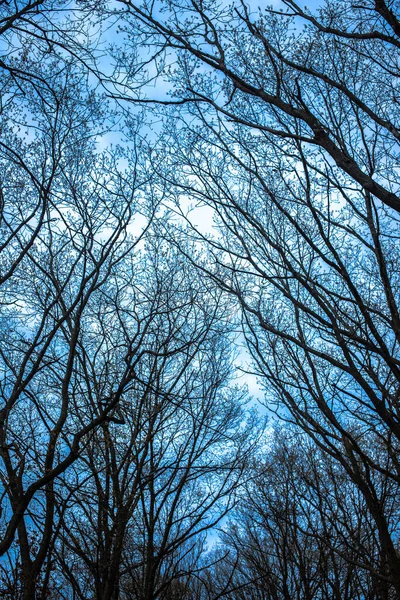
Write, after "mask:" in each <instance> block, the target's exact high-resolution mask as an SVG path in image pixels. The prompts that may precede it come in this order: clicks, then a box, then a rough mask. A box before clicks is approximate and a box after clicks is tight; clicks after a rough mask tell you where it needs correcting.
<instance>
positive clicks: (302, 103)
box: [121, 1, 400, 596]
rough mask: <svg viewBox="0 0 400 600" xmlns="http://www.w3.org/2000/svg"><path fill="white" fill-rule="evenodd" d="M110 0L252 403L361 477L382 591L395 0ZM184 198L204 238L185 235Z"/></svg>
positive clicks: (388, 452) (393, 354)
mask: <svg viewBox="0 0 400 600" xmlns="http://www.w3.org/2000/svg"><path fill="white" fill-rule="evenodd" d="M121 4H122V5H123V7H124V9H123V10H122V11H121V14H122V15H123V17H122V18H124V19H126V22H127V23H128V25H127V27H136V28H138V30H139V31H141V32H142V34H143V37H142V41H143V42H144V43H147V44H148V45H150V44H152V45H153V46H152V48H153V55H154V57H155V68H156V69H157V68H158V73H159V75H160V76H162V75H163V74H165V77H167V78H168V80H169V82H170V85H171V91H172V97H171V98H167V99H166V100H165V102H164V101H163V102H164V104H166V105H168V104H171V105H173V107H172V109H170V110H169V112H168V114H169V117H168V118H169V120H168V122H167V128H166V131H165V137H164V138H163V140H162V142H161V146H160V148H161V149H163V150H165V149H168V148H173V152H171V153H169V160H168V161H167V160H166V159H164V160H163V162H162V163H161V162H160V163H159V175H160V178H161V180H163V181H164V182H165V181H167V182H168V185H169V189H170V190H171V199H172V200H173V201H175V202H176V206H177V210H178V211H179V210H180V211H181V213H183V216H184V217H185V218H186V219H187V221H188V223H189V224H188V232H187V234H189V235H191V236H196V235H197V238H198V239H199V240H203V241H204V242H205V243H204V248H208V251H209V259H210V262H209V263H208V264H207V261H206V259H204V258H201V259H199V258H198V257H193V263H194V264H197V266H198V267H200V269H202V270H203V271H204V270H206V271H207V272H208V273H209V274H211V276H212V277H214V280H215V281H217V282H218V284H219V285H220V286H221V288H222V289H224V290H225V291H226V292H228V293H229V294H231V295H232V296H234V297H236V298H237V301H238V305H239V306H240V307H241V309H242V311H243V329H244V333H245V336H246V338H247V342H248V347H249V349H250V352H251V354H252V357H253V359H254V364H255V367H254V369H255V371H256V372H257V373H259V374H260V375H261V376H262V377H263V378H264V381H265V388H266V395H267V401H268V405H269V407H270V408H271V407H272V406H273V405H274V403H275V405H277V406H278V411H279V412H280V415H281V416H282V417H283V418H286V419H289V420H290V419H293V420H294V421H295V422H296V423H298V424H300V425H301V427H302V428H303V429H304V430H305V431H306V432H307V433H308V434H309V435H310V436H311V437H312V438H313V439H314V441H315V442H316V443H317V444H318V445H319V446H320V447H321V448H323V449H324V450H325V451H326V452H327V453H328V454H329V455H330V456H332V457H334V458H335V459H336V460H338V461H339V463H340V464H341V465H342V467H343V468H344V469H345V470H346V472H347V473H348V475H349V477H350V478H351V480H352V481H353V483H354V484H355V485H356V486H357V487H358V489H359V490H360V491H361V493H362V495H363V497H364V499H365V502H366V505H367V507H368V510H369V511H370V514H371V516H372V518H373V519H374V521H375V523H376V527H377V531H378V532H379V541H380V545H381V552H382V555H383V556H384V558H383V563H384V564H386V565H388V567H387V568H388V573H389V574H388V577H389V579H390V581H391V582H392V584H393V585H394V587H395V589H396V593H397V595H398V596H399V595H400V579H399V573H400V563H399V555H398V550H397V546H396V539H397V535H398V532H397V530H393V529H392V525H391V517H390V513H388V512H386V508H385V506H386V505H385V502H384V497H385V493H386V492H385V489H384V486H383V487H382V485H381V477H383V478H384V479H389V480H390V481H392V482H394V484H395V485H398V484H399V473H400V470H399V463H398V458H397V457H398V451H399V439H400V430H399V413H398V399H399V389H400V388H399V339H400V338H399V331H400V329H399V323H400V320H399V307H398V298H399V279H398V265H399V253H398V235H399V228H398V211H399V197H398V185H397V175H396V173H397V168H398V158H397V154H398V101H397V91H396V86H395V83H394V82H395V81H396V77H397V74H398V65H397V61H398V47H399V40H398V27H397V24H398V21H397V16H396V10H395V8H394V7H390V6H389V5H388V4H386V3H385V2H379V3H378V2H377V3H374V4H373V3H370V4H369V3H363V4H362V5H360V6H356V7H354V6H353V5H350V3H347V2H337V3H334V4H332V3H327V4H324V5H322V6H321V8H320V9H319V10H318V11H316V13H315V14H311V12H309V11H307V10H305V9H304V10H303V9H301V8H300V7H299V6H298V5H297V4H295V3H294V2H291V1H287V2H284V5H285V6H286V7H287V9H288V12H287V13H279V11H278V12H277V11H275V10H273V9H267V10H265V11H260V12H254V13H253V12H251V9H250V8H249V7H247V6H246V5H245V4H244V3H238V4H237V5H234V6H233V7H226V6H225V5H223V4H218V3H215V2H210V3H207V4H206V5H205V4H203V3H196V2H182V3H181V2H177V3H174V2H172V3H171V2H170V3H165V4H164V3H161V6H162V8H163V10H162V11H161V10H160V6H159V5H157V7H155V6H153V5H139V4H135V3H134V2H131V1H126V2H122V3H121ZM302 23H303V24H305V25H306V27H305V28H304V29H303V28H302ZM162 53H164V54H163V56H164V61H166V63H167V64H168V68H166V69H165V70H164V71H163V67H164V64H165V63H163V62H162V61H159V60H158V57H159V56H160V54H162ZM157 60H158V62H157ZM153 73H154V71H153ZM127 99H129V100H131V101H136V100H137V101H139V102H140V101H142V102H146V99H145V98H135V97H134V96H133V95H131V97H130V98H129V97H128V96H127ZM150 100H151V99H150ZM163 102H161V104H162V103H163ZM159 104H160V102H159ZM179 107H180V110H181V112H180V113H178V112H177V111H178V109H179ZM166 110H167V111H168V107H167V109H166ZM188 196H189V197H190V198H191V200H192V202H193V203H194V204H195V203H197V205H202V204H203V205H207V206H210V207H211V208H212V209H213V210H214V213H215V215H216V227H217V228H218V233H217V234H216V235H214V236H205V235H202V234H201V232H199V231H197V232H196V229H195V227H194V226H193V225H192V224H191V221H190V215H187V214H185V213H184V210H183V206H184V205H185V202H186V199H187V197H188ZM186 204H187V202H186ZM170 237H171V240H172V241H175V242H177V243H178V244H179V232H173V233H172V234H171V235H170ZM210 237H211V239H210Z"/></svg>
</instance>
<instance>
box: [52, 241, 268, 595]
mask: <svg viewBox="0 0 400 600" xmlns="http://www.w3.org/2000/svg"><path fill="white" fill-rule="evenodd" d="M158 246H159V244H158V242H156V246H154V245H151V247H150V250H149V254H148V258H147V259H146V260H144V261H143V259H142V262H143V271H144V273H145V276H144V277H143V279H142V277H139V281H138V282H137V283H136V284H135V286H136V285H137V286H138V289H137V292H136V293H135V294H134V296H135V299H134V300H133V297H132V299H130V293H131V292H130V290H129V286H130V285H131V286H132V285H133V281H134V280H133V281H132V283H131V284H129V283H128V281H129V280H128V279H127V289H126V290H125V294H124V296H125V301H124V304H123V310H122V306H121V305H120V306H117V305H115V307H114V308H113V310H112V311H107V313H111V315H113V316H112V319H113V321H114V327H113V328H112V338H113V339H115V338H119V339H121V344H120V345H119V346H118V352H120V351H121V345H122V343H123V342H122V340H124V339H125V343H128V342H129V340H130V339H132V337H134V335H133V334H135V332H136V331H137V330H138V327H137V326H136V327H134V325H135V323H136V320H137V319H138V318H139V315H141V314H142V312H143V313H144V314H149V315H150V319H151V320H149V323H148V326H147V327H146V333H145V337H144V339H143V341H142V342H141V345H140V355H139V358H137V359H136V360H135V366H134V371H133V376H132V380H131V382H130V384H129V385H128V386H127V387H126V388H125V391H124V394H123V397H122V398H121V400H120V402H119V405H118V411H117V412H116V413H114V414H115V415H116V416H113V418H112V420H111V421H108V422H105V423H103V425H102V426H101V427H100V428H99V429H98V430H96V432H94V433H93V435H91V437H90V440H89V441H88V443H87V445H86V447H85V451H84V453H83V455H82V457H81V460H80V461H79V463H77V464H76V465H75V467H74V470H73V471H72V470H70V471H69V472H68V473H66V475H65V480H64V489H65V490H67V492H68V494H67V496H66V500H65V504H63V503H61V504H60V510H61V512H62V523H61V530H60V533H59V535H58V537H59V541H56V542H55V551H56V554H57V557H58V559H57V560H58V562H59V564H60V571H61V573H64V577H65V578H66V579H67V580H68V581H69V582H70V584H71V586H72V587H73V588H74V589H75V590H76V593H77V594H78V597H79V598H86V597H87V595H88V593H89V595H90V594H93V595H94V596H95V597H96V598H98V599H99V600H100V599H101V600H113V599H115V598H119V597H124V598H140V599H146V600H147V599H150V598H156V597H157V598H161V597H167V596H168V593H169V591H170V590H171V586H172V585H175V586H176V585H178V584H175V583H174V582H175V581H178V580H179V581H182V580H183V579H184V578H185V577H186V576H188V575H190V572H191V570H193V569H196V568H197V565H196V562H197V558H198V557H197V554H196V553H195V554H194V555H193V550H194V548H198V552H200V553H201V546H202V544H201V538H202V535H203V534H204V532H206V531H207V530H209V529H210V528H212V527H213V526H215V525H216V523H217V522H218V521H219V520H220V519H221V518H222V516H224V515H225V514H226V513H227V512H228V511H229V509H230V508H231V506H232V505H233V503H234V501H235V491H236V488H237V486H238V484H239V482H241V475H242V471H243V467H244V464H245V462H246V460H248V459H249V456H250V454H251V451H252V447H253V445H254V442H255V439H256V437H257V435H256V429H259V428H253V425H254V422H253V419H252V418H248V417H247V416H246V414H245V412H244V399H245V392H244V391H243V390H241V389H238V388H236V387H233V386H231V387H229V384H230V379H231V377H232V369H233V367H232V357H231V352H232V350H231V340H230V334H229V330H227V324H226V321H225V317H224V311H225V310H226V308H227V307H226V304H225V303H224V304H222V301H221V294H220V293H218V294H211V293H210V290H209V289H207V287H206V286H205V285H204V281H201V280H199V278H195V273H194V272H193V269H192V268H191V265H190V264H189V263H188V262H187V261H183V260H182V257H181V256H180V255H177V254H176V253H171V251H170V250H168V248H167V247H166V246H165V245H161V247H158ZM140 298H142V300H140ZM116 315H118V317H117V316H116ZM117 320H118V321H119V323H117V322H115V321H117ZM139 322H140V323H142V325H141V328H142V329H143V321H142V318H140V321H139ZM119 328H120V329H121V333H120V335H118V333H117V332H118V329H119ZM110 329H111V328H110V324H108V326H107V327H104V331H106V330H110ZM224 330H225V331H224ZM103 361H104V366H105V368H106V366H107V373H105V377H104V379H105V381H108V380H109V378H110V374H111V373H110V372H109V365H110V364H113V365H115V368H116V369H118V365H119V363H118V360H115V358H114V357H113V356H112V355H110V354H109V353H107V354H106V357H105V358H104V359H103ZM90 371H91V372H93V378H94V377H95V376H96V377H98V373H99V369H98V366H97V368H93V367H92V368H91V369H90ZM96 373H97V375H96ZM97 387H98V386H96V388H97ZM190 556H191V557H192V558H191V560H189V557H190ZM193 556H194V557H195V558H193ZM60 577H61V575H60ZM88 590H90V592H88Z"/></svg>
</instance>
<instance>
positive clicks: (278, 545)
mask: <svg viewBox="0 0 400 600" xmlns="http://www.w3.org/2000/svg"><path fill="white" fill-rule="evenodd" d="M268 450H269V452H268V454H267V456H266V458H265V459H264V460H262V461H260V462H258V463H255V464H254V467H253V468H254V478H253V479H252V480H251V482H250V484H249V485H248V488H247V490H246V493H245V494H244V495H243V498H242V501H241V503H240V505H239V507H238V508H237V509H236V510H235V514H234V515H232V519H231V521H230V524H229V525H228V526H227V527H225V528H224V531H223V532H222V536H221V546H220V547H219V549H218V552H217V555H219V556H220V559H219V560H217V561H216V562H215V565H214V567H213V568H212V569H209V572H207V570H206V571H205V572H204V573H202V581H203V585H204V587H205V589H206V590H207V591H208V595H207V597H209V598H212V597H218V594H221V597H223V598H225V597H227V598H235V599H245V598H248V597H251V598H265V597H268V598H272V599H276V600H281V599H284V598H287V599H289V598H299V599H300V598H308V599H310V600H311V599H317V598H321V599H322V598H337V599H341V598H347V599H349V600H350V599H353V598H360V599H361V598H368V599H370V600H375V599H381V598H382V599H383V598H393V597H395V593H394V590H393V588H392V586H391V584H390V581H389V579H388V577H387V565H385V564H384V563H382V561H381V559H382V555H381V548H380V544H379V532H378V531H377V527H376V524H375V522H374V520H373V519H372V518H371V515H370V512H369V510H368V507H367V505H366V502H365V499H364V498H363V495H362V494H361V492H360V490H359V489H357V486H355V485H354V483H353V482H352V481H351V479H350V478H349V477H348V475H347V473H346V472H345V471H344V470H343V469H342V468H341V467H340V466H338V464H337V462H336V461H334V460H332V458H331V457H329V455H327V454H326V453H323V452H321V451H320V450H319V449H318V448H317V447H316V446H315V444H313V443H310V441H309V440H307V439H304V435H302V434H300V432H299V431H297V432H296V431H295V430H293V429H292V430H290V429H287V428H286V429H285V428H280V429H279V430H278V431H276V432H275V433H274V436H273V438H272V439H271V440H270V441H269V443H268ZM383 485H385V486H386V488H387V491H386V495H385V504H386V506H385V511H386V512H387V513H388V514H390V515H391V521H392V527H393V529H396V527H397V526H398V519H399V505H398V500H397V498H396V493H395V487H394V486H393V484H391V482H390V481H385V482H384V483H383Z"/></svg>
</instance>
